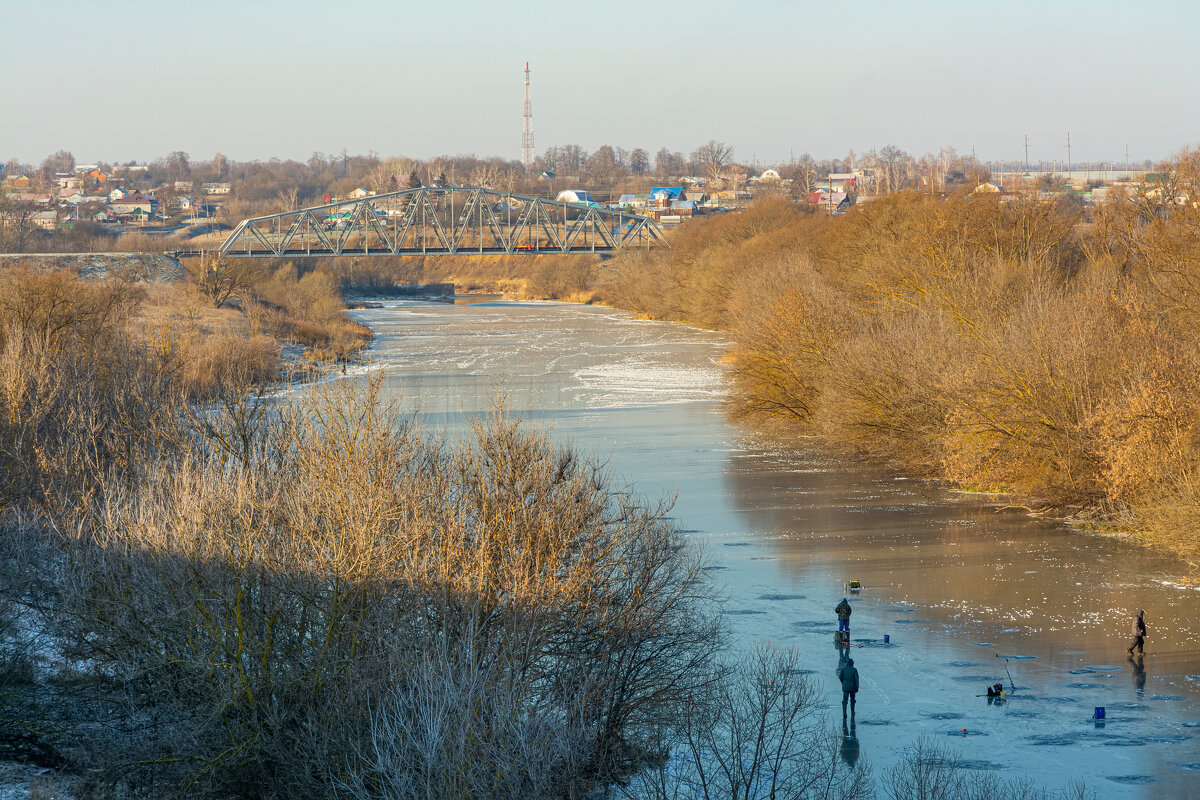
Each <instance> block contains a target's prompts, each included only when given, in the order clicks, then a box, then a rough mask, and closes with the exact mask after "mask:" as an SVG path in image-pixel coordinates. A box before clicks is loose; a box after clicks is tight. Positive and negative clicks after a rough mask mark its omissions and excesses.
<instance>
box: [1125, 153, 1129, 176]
mask: <svg viewBox="0 0 1200 800" xmlns="http://www.w3.org/2000/svg"><path fill="white" fill-rule="evenodd" d="M1125 177H1126V178H1128V177H1129V145H1125Z"/></svg>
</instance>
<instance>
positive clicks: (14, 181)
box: [4, 175, 29, 189]
mask: <svg viewBox="0 0 1200 800" xmlns="http://www.w3.org/2000/svg"><path fill="white" fill-rule="evenodd" d="M4 182H5V183H7V184H8V185H9V186H11V187H13V188H14V189H28V188H29V176H28V175H9V176H8V177H6V178H5V179H4Z"/></svg>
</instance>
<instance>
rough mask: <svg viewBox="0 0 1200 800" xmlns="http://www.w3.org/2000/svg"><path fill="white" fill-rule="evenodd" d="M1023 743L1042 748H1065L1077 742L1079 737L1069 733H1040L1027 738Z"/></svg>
mask: <svg viewBox="0 0 1200 800" xmlns="http://www.w3.org/2000/svg"><path fill="white" fill-rule="evenodd" d="M1025 741H1027V742H1029V743H1030V744H1033V745H1040V746H1043V747H1067V746H1069V745H1073V744H1075V743H1077V742H1078V741H1079V737H1078V736H1075V735H1073V734H1070V733H1041V734H1037V735H1036V736H1027V737H1025Z"/></svg>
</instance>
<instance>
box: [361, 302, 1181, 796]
mask: <svg viewBox="0 0 1200 800" xmlns="http://www.w3.org/2000/svg"><path fill="white" fill-rule="evenodd" d="M387 306H388V307H387V308H384V309H377V310H368V311H362V312H357V314H356V316H357V317H358V318H359V319H360V320H362V321H363V322H365V323H366V324H368V325H370V326H371V327H372V328H374V329H375V330H376V332H377V333H378V334H379V338H378V341H377V345H376V348H375V351H374V355H375V357H376V360H377V363H376V365H375V368H381V369H384V370H385V371H386V376H387V385H388V387H389V390H390V391H394V392H398V393H400V396H401V397H402V398H403V400H404V402H405V403H406V404H408V405H409V407H410V408H413V409H416V410H419V412H420V416H421V418H422V419H423V420H424V421H425V423H426V424H427V425H429V426H431V427H435V428H439V429H445V430H448V431H449V432H450V433H451V435H453V434H454V433H455V432H456V431H461V430H462V427H463V415H464V414H472V413H477V412H480V411H483V410H486V409H488V408H489V407H490V406H491V404H492V403H493V402H494V400H495V398H496V396H497V393H498V391H499V390H500V387H501V386H502V387H503V391H504V393H505V395H506V396H507V398H508V401H509V402H510V403H511V405H512V406H513V407H515V408H518V409H521V410H522V411H523V413H524V414H525V415H526V416H527V417H528V418H529V419H530V420H531V421H532V422H534V423H536V424H543V425H548V426H551V427H552V428H553V430H554V433H555V436H556V437H558V438H560V439H562V440H564V441H570V442H573V443H574V444H575V445H577V446H578V447H580V448H581V449H583V450H586V451H588V452H590V453H592V454H593V455H596V456H599V457H601V458H604V459H606V460H607V461H608V464H609V467H610V469H611V471H612V473H613V474H614V475H615V476H617V477H618V478H620V479H621V480H623V481H626V482H629V483H631V484H633V486H634V487H635V488H636V489H637V490H638V491H639V492H642V493H643V494H646V495H649V496H652V497H657V496H660V495H662V494H668V495H670V494H677V502H676V506H675V516H676V519H677V521H678V523H679V525H680V526H681V527H683V528H685V529H686V530H688V531H690V532H691V534H692V535H693V536H695V537H696V538H697V539H698V540H699V541H701V542H702V543H704V545H705V547H706V549H707V550H708V552H709V554H710V556H711V557H712V562H713V567H714V574H715V577H717V578H718V579H719V580H721V581H722V582H723V583H724V585H725V587H726V590H727V593H728V597H729V599H728V601H727V602H726V605H725V613H726V614H727V616H728V619H729V620H730V623H731V625H730V627H731V630H732V631H733V633H734V636H735V637H737V639H738V640H739V641H741V642H744V643H749V642H751V641H753V640H755V639H771V640H772V641H775V642H778V643H781V644H785V645H789V646H795V647H798V648H799V649H800V652H801V653H802V655H803V657H804V659H805V662H806V667H807V668H808V669H809V670H811V671H812V674H813V678H814V680H816V681H818V682H819V684H820V685H821V686H822V687H824V688H825V689H826V690H827V692H828V697H829V698H830V703H831V704H830V710H831V713H832V712H834V711H835V710H836V709H835V708H834V705H833V701H835V700H839V699H840V694H838V693H836V691H835V687H834V683H833V680H832V672H833V670H834V668H835V667H836V665H837V660H838V655H839V654H838V652H837V650H836V649H835V648H834V646H833V645H832V632H833V630H834V629H835V627H836V622H835V619H834V615H833V612H832V609H833V606H834V605H835V604H836V603H837V601H838V600H839V599H840V598H841V597H842V594H843V585H844V583H845V582H846V581H847V580H849V579H851V578H855V579H858V580H860V581H861V582H862V583H863V585H864V587H865V588H864V590H863V591H862V592H860V593H858V594H856V595H852V603H853V606H854V615H853V617H852V625H851V630H852V635H853V639H854V642H855V644H856V645H860V646H856V647H854V648H851V650H850V655H852V656H853V657H854V659H855V660H856V664H857V666H858V667H859V669H860V673H861V675H862V682H863V689H862V691H861V692H860V696H859V704H858V705H859V714H858V719H857V721H858V725H857V730H856V733H857V740H858V744H859V748H860V750H861V752H862V753H863V754H864V755H866V756H867V757H869V758H870V760H871V763H872V764H873V765H874V766H875V768H876V770H877V771H879V770H882V769H886V767H887V766H888V765H890V764H891V763H893V762H894V761H895V760H896V759H897V758H901V757H903V755H904V753H905V750H906V748H907V747H908V746H909V745H910V744H911V743H912V741H913V740H914V739H915V738H916V737H918V736H920V735H929V736H934V737H939V741H945V742H947V743H950V744H952V745H953V746H954V748H955V750H956V751H958V752H959V753H960V754H961V755H962V756H963V757H964V758H965V759H967V760H968V761H969V763H970V764H971V766H973V767H974V768H977V769H988V770H998V771H999V774H1000V775H1002V776H1004V777H1010V778H1015V777H1021V776H1028V777H1030V778H1031V779H1033V780H1035V781H1037V782H1039V783H1043V784H1046V785H1050V786H1055V787H1059V786H1064V785H1066V783H1068V782H1070V781H1072V780H1079V779H1082V780H1085V781H1086V782H1087V783H1088V784H1089V786H1091V787H1092V788H1094V789H1095V790H1096V791H1097V793H1098V794H1099V796H1100V797H1105V798H1107V797H1138V798H1150V797H1155V798H1158V797H1171V798H1191V797H1200V789H1198V788H1197V786H1200V591H1196V590H1195V589H1192V588H1189V587H1186V586H1183V585H1181V584H1179V583H1178V582H1177V581H1176V578H1177V576H1178V575H1179V574H1180V573H1181V571H1182V567H1181V565H1180V564H1178V563H1177V562H1174V561H1173V560H1171V559H1168V558H1166V557H1164V556H1161V555H1157V554H1154V553H1151V552H1148V551H1146V550H1144V549H1142V548H1139V547H1137V546H1135V545H1132V544H1130V543H1127V542H1124V541H1119V540H1115V539H1106V538H1100V537H1096V536H1091V535H1085V534H1080V533H1076V532H1072V531H1070V530H1067V529H1065V528H1064V527H1062V526H1060V525H1057V524H1053V523H1050V522H1046V521H1041V520H1037V519H1033V518H1030V517H1029V516H1027V515H1025V514H1023V513H1020V512H1018V511H1014V510H1004V509H1003V508H1002V503H1001V500H1000V499H999V498H995V497H991V496H982V495H965V494H958V493H953V492H949V491H947V490H945V489H943V488H940V487H938V486H936V485H932V484H928V483H924V482H919V481H914V480H906V479H904V478H903V477H900V476H896V475H893V474H889V473H887V472H883V471H880V470H878V469H873V468H870V467H866V466H863V465H860V464H853V463H846V462H843V461H838V460H833V459H830V458H827V457H824V456H822V455H821V454H820V453H819V451H817V450H815V449H813V448H812V447H809V446H807V444H806V443H805V442H804V441H803V440H800V441H796V440H783V439H780V438H772V437H768V436H764V435H759V434H755V433H752V432H750V431H747V430H745V429H742V428H739V427H737V426H735V425H732V424H731V423H730V422H729V421H728V420H727V419H726V417H725V415H724V413H723V411H722V408H721V404H720V401H721V398H722V395H723V392H724V379H723V375H722V372H721V368H720V365H719V361H720V358H721V356H722V354H723V352H724V348H725V346H726V343H725V341H724V340H723V338H722V337H721V336H720V335H718V334H713V333H709V332H704V331H697V330H693V329H690V328H686V327H683V326H679V325H671V324H668V323H655V322H643V321H635V320H632V319H630V318H629V317H628V316H627V315H625V314H622V313H620V312H616V311H613V310H611V309H601V308H588V307H580V306H570V305H561V304H525V303H520V304H518V303H504V302H494V301H493V302H482V303H478V302H477V303H469V304H454V305H452V304H438V303H421V302H394V301H389V302H387ZM1137 608H1144V609H1146V619H1147V623H1148V626H1149V629H1150V636H1149V637H1148V639H1147V654H1146V656H1145V657H1144V658H1143V659H1139V660H1131V659H1128V658H1127V656H1126V653H1125V648H1126V647H1127V646H1128V640H1129V638H1130V637H1129V626H1130V618H1131V616H1132V613H1133V612H1134V611H1135V610H1136V609H1137ZM885 635H886V636H887V637H888V638H889V639H890V642H889V643H887V644H884V642H883V638H884V636H885ZM1006 668H1007V669H1006ZM1010 675H1011V682H1012V683H1013V684H1015V688H1016V691H1015V692H1013V693H1012V694H1011V695H1010V698H1009V699H1008V701H1007V702H1006V703H1004V704H1002V705H988V703H987V700H986V698H978V697H976V696H975V695H977V694H979V693H982V692H983V691H984V690H985V687H986V686H988V685H989V684H991V683H995V682H997V681H1002V682H1003V683H1004V684H1005V686H1006V687H1008V686H1009V685H1010ZM1097 706H1104V707H1105V710H1106V721H1105V722H1104V723H1097V722H1095V721H1094V720H1093V719H1092V716H1093V713H1094V709H1095V707H1097ZM964 728H965V729H966V733H965V735H964V734H963V731H962V729H964ZM941 737H946V738H944V739H942V738H941Z"/></svg>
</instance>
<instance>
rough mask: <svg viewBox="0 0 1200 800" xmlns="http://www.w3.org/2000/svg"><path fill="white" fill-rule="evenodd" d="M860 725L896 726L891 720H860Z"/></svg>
mask: <svg viewBox="0 0 1200 800" xmlns="http://www.w3.org/2000/svg"><path fill="white" fill-rule="evenodd" d="M858 724H859V725H895V724H896V723H894V722H892V721H891V720H890V719H860V720H859V721H858Z"/></svg>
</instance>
